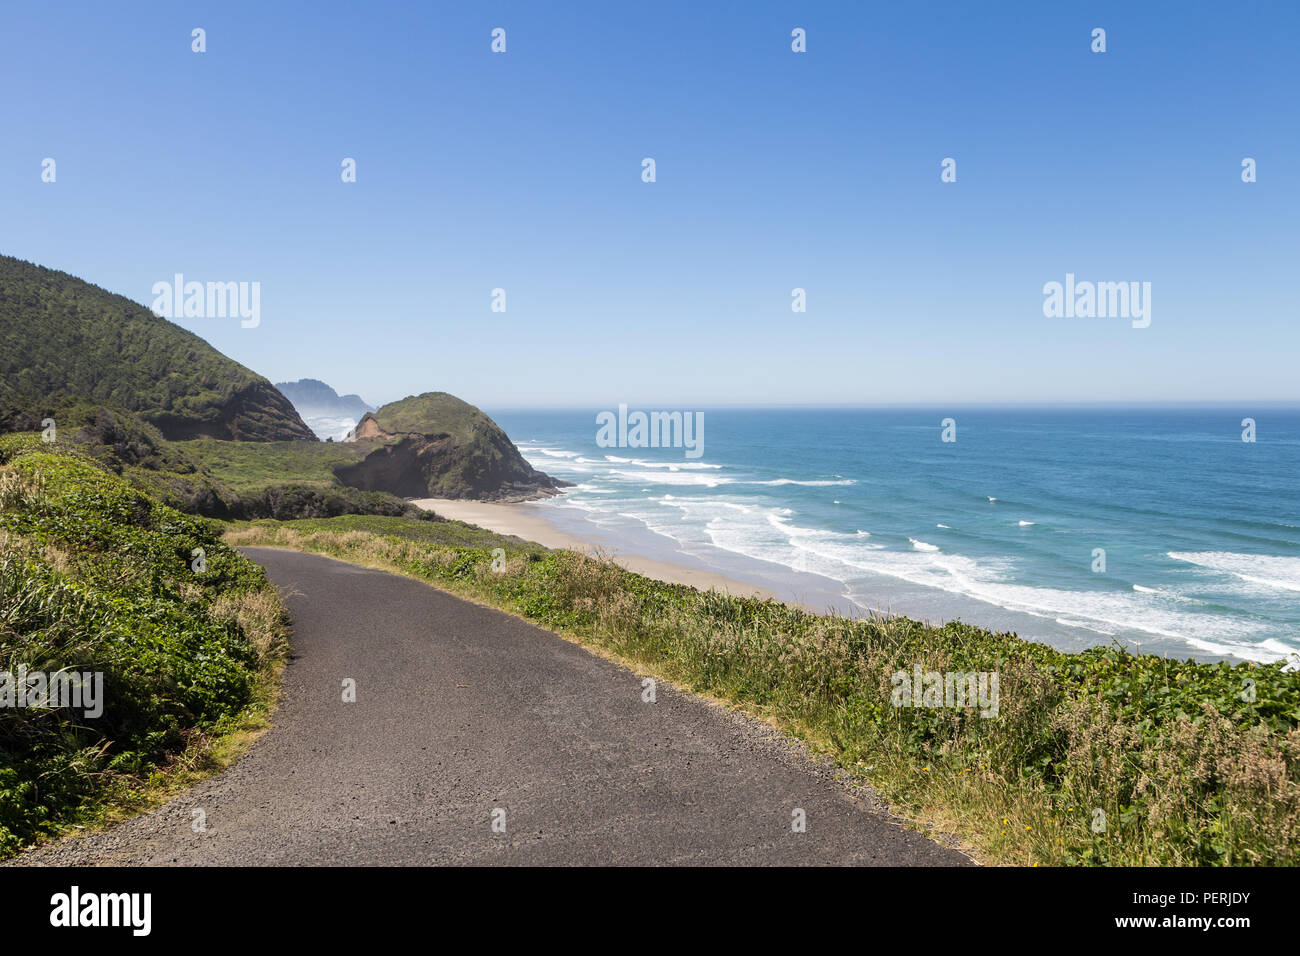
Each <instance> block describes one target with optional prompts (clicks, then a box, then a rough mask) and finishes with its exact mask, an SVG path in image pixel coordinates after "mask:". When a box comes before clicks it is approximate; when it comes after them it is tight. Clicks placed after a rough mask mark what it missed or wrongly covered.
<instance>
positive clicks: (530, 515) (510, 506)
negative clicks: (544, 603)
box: [410, 498, 780, 601]
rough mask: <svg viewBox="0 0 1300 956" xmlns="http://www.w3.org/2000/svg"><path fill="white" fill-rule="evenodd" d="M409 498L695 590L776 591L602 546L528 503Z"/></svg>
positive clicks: (762, 595)
mask: <svg viewBox="0 0 1300 956" xmlns="http://www.w3.org/2000/svg"><path fill="white" fill-rule="evenodd" d="M541 500H547V499H541ZM410 502H411V504H413V505H415V506H416V507H417V508H420V509H423V510H424V511H432V512H434V513H436V514H438V515H440V516H441V517H443V518H449V519H451V520H452V521H463V522H465V523H466V524H473V525H478V526H479V527H480V528H486V529H487V530H488V531H495V532H496V533H497V534H506V535H512V536H514V537H516V538H523V539H524V540H525V541H532V542H534V543H535V544H540V545H542V546H543V547H546V548H555V549H565V548H567V549H570V550H574V551H582V550H584V549H586V550H589V549H591V548H606V549H607V550H609V551H610V556H611V557H612V558H613V560H614V562H615V563H617V564H618V565H619V566H620V567H622V568H624V569H625V570H628V571H632V572H634V573H636V574H641V575H645V576H646V577H648V578H655V579H657V580H660V581H665V582H667V583H669V584H685V585H688V586H689V587H693V588H698V589H700V590H701V591H707V590H709V589H710V588H715V589H717V590H719V591H721V592H723V593H725V594H730V595H732V596H734V597H754V598H758V599H760V600H764V601H766V600H780V598H778V597H777V595H776V593H775V592H774V591H772V590H770V589H768V588H765V587H762V586H761V585H757V584H751V583H749V582H745V581H737V580H736V579H735V578H731V577H728V576H726V575H725V574H720V573H718V572H716V571H706V570H704V569H701V568H693V567H690V566H689V565H685V564H678V563H676V562H672V561H664V560H661V559H658V558H651V557H649V556H647V555H643V554H636V553H634V552H629V551H625V550H622V549H614V548H607V547H606V545H604V544H602V543H600V542H598V541H594V540H591V539H589V538H584V537H581V536H579V535H576V534H572V533H570V532H568V531H564V530H563V529H561V528H559V527H558V526H557V525H555V524H554V523H553V522H551V521H550V520H548V519H547V518H546V517H544V516H543V515H541V514H539V513H537V511H535V510H526V509H528V505H529V504H530V502H524V501H510V502H503V501H469V500H466V499H460V498H412V499H410Z"/></svg>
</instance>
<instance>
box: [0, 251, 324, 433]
mask: <svg viewBox="0 0 1300 956" xmlns="http://www.w3.org/2000/svg"><path fill="white" fill-rule="evenodd" d="M250 334H255V333H251V332H250ZM86 402H90V403H94V404H103V405H109V406H114V407H117V408H122V409H126V410H128V411H132V412H135V413H137V414H138V415H140V417H142V418H144V419H145V420H147V421H149V422H151V423H152V424H154V425H156V426H157V427H158V428H159V429H160V430H161V431H162V433H163V435H164V436H165V437H167V438H169V439H177V440H180V439H188V438H220V439H232V440H238V441H285V440H303V441H315V440H316V437H315V435H313V434H312V432H311V430H310V429H309V428H308V427H307V426H306V424H305V423H304V422H303V420H302V419H301V418H300V417H299V415H298V413H297V412H296V411H295V410H294V408H293V405H291V404H290V402H289V400H288V399H287V398H285V397H284V396H283V395H282V394H280V392H279V391H277V390H276V388H275V386H273V385H272V384H271V383H270V382H269V381H268V380H267V379H265V378H263V377H262V376H260V375H258V374H256V373H255V372H252V371H250V370H249V369H247V368H245V367H244V366H242V365H240V364H239V363H238V362H235V361H233V360H231V359H229V358H226V356H224V355H222V354H221V353H220V352H218V351H217V350H216V349H214V348H213V347H212V346H211V345H209V344H208V343H207V342H205V341H203V339H201V338H199V337H198V336H197V335H195V334H194V333H192V332H189V331H187V330H185V329H183V328H181V327H180V326H178V325H176V324H174V323H172V322H169V321H168V320H166V319H163V318H159V317H158V316H156V315H154V314H153V313H152V312H151V311H149V309H147V308H145V307H144V306H142V305H140V304H139V303H137V302H133V301H131V300H130V299H127V298H125V297H124V296H120V295H114V294H113V293H111V292H108V291H106V290H104V289H101V288H100V287H98V286H95V285H91V284H90V283H89V282H85V281H83V280H81V279H78V278H76V277H75V276H71V275H68V274H67V273H66V272H59V271H56V270H54V269H46V268H43V267H41V266H37V265H34V264H32V263H30V262H25V261H23V260H21V259H15V258H13V257H10V256H0V429H3V430H10V429H16V428H35V427H39V421H40V419H41V418H42V417H43V416H45V415H47V414H52V413H53V412H54V411H55V410H57V409H58V408H59V407H64V406H67V405H68V404H69V403H74V404H75V403H82V404H84V403H86Z"/></svg>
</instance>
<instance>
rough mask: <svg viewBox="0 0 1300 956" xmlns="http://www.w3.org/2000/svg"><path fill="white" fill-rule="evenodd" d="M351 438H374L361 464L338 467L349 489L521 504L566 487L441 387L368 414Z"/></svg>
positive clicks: (497, 427)
mask: <svg viewBox="0 0 1300 956" xmlns="http://www.w3.org/2000/svg"><path fill="white" fill-rule="evenodd" d="M354 440H358V441H374V442H378V443H379V447H378V448H376V449H375V450H374V451H372V452H371V453H370V454H369V455H367V456H366V457H365V458H364V459H363V460H362V461H360V462H358V463H356V464H354V465H348V466H345V467H342V468H338V469H336V471H335V474H336V475H338V478H339V480H340V481H342V482H343V483H344V484H346V485H350V486H352V487H354V488H363V489H366V490H370V491H387V492H389V493H390V494H395V495H401V496H402V497H404V498H469V499H473V500H476V501H522V500H526V499H529V498H538V497H545V496H547V495H553V494H556V493H558V490H559V489H560V488H561V487H562V486H563V485H564V484H566V483H565V482H562V481H558V480H556V479H554V478H552V477H550V476H549V475H547V474H544V473H542V472H540V471H538V470H537V469H535V468H533V466H532V465H530V464H528V462H526V461H525V460H524V457H523V456H522V455H521V454H519V449H517V448H516V447H515V446H514V443H513V442H511V441H510V439H509V438H508V437H507V436H506V433H505V432H504V431H502V430H501V427H500V426H499V425H497V423H496V422H494V421H492V419H490V418H489V417H488V416H487V415H485V414H483V412H481V411H479V409H477V408H475V407H474V406H473V405H470V404H468V403H466V402H463V401H461V400H460V399H458V398H456V397H455V396H452V395H448V394H447V393H446V392H426V393H425V394H423V395H417V396H413V397H411V398H407V399H403V400H402V401H400V402H393V403H392V404H389V405H385V406H384V407H383V408H380V409H379V410H378V411H377V412H375V413H373V414H367V415H366V416H365V417H364V418H362V420H361V421H360V422H359V423H358V424H357V427H356V429H355V431H354Z"/></svg>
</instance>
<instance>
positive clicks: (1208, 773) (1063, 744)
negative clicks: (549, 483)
mask: <svg viewBox="0 0 1300 956" xmlns="http://www.w3.org/2000/svg"><path fill="white" fill-rule="evenodd" d="M337 520H339V519H328V520H325V521H320V522H314V523H312V524H311V525H310V526H307V527H288V526H284V525H280V524H278V523H274V522H261V523H258V524H256V525H248V524H244V525H236V526H232V527H231V529H230V530H229V531H228V532H227V534H226V536H225V539H224V540H225V541H226V542H227V543H228V544H231V545H266V546H273V547H287V548H292V549H296V550H301V551H310V552H316V553H321V554H326V555H330V556H334V557H338V558H342V559H344V560H349V561H353V562H356V563H360V564H365V565H369V566H372V567H378V568H384V569H386V570H391V571H395V572H397V573H401V574H405V575H408V576H412V577H415V578H418V579H421V580H424V581H427V582H429V583H431V584H433V585H435V586H438V587H442V588H445V589H448V590H451V591H453V592H455V593H458V594H461V595H464V596H466V597H469V598H472V599H474V600H477V601H479V602H481V603H485V604H488V605H491V606H494V607H498V608H500V609H502V610H505V611H508V612H511V613H514V614H517V615H520V616H522V617H524V618H526V619H528V620H531V621H534V622H536V623H538V624H541V625H542V626H545V627H548V628H550V629H552V630H554V631H556V632H558V633H560V634H562V635H564V636H566V637H568V638H570V639H573V640H577V641H579V642H581V643H583V644H585V645H587V646H590V647H592V648H595V649H597V650H600V651H602V652H605V653H608V654H612V655H615V656H617V657H619V658H622V659H623V660H625V661H627V662H629V663H631V664H632V665H634V666H636V667H638V668H639V669H642V670H644V671H645V672H647V673H650V674H654V675H657V676H659V677H661V678H663V679H666V680H669V681H672V682H674V683H676V684H678V685H680V686H682V687H685V688H687V689H689V690H692V691H695V692H697V693H701V694H705V695H707V696H710V697H713V698H716V699H719V700H722V701H725V702H727V703H729V704H732V705H734V706H737V707H739V708H741V709H743V710H745V711H747V712H750V713H752V714H755V715H756V716H759V717H761V718H763V719H765V720H768V721H770V722H772V723H773V724H775V725H776V726H779V727H781V728H782V729H784V730H786V731H788V732H790V733H793V734H796V735H797V736H799V737H801V738H803V739H804V740H805V741H806V742H807V743H808V744H809V745H810V746H811V747H812V748H813V749H814V750H817V751H820V752H822V753H825V754H827V755H828V756H830V757H831V758H832V759H833V760H835V761H836V762H837V763H838V764H839V765H841V766H843V767H845V768H846V769H848V770H850V771H851V772H853V773H854V774H856V775H858V776H860V777H861V778H862V779H864V780H866V781H868V782H870V783H871V784H872V785H873V786H875V787H876V788H877V790H878V791H879V792H880V793H881V794H882V796H884V797H885V798H886V799H887V800H889V801H890V802H891V803H892V804H893V805H894V806H895V807H896V809H897V810H898V811H899V812H900V813H901V814H902V815H903V816H904V817H905V818H907V819H910V820H912V821H913V822H914V823H916V824H917V825H919V826H921V827H922V828H934V829H936V830H939V831H941V832H944V833H950V834H953V835H955V836H957V837H958V838H959V839H961V840H962V841H963V842H965V843H966V844H967V845H968V846H970V847H972V848H973V849H974V850H975V853H976V855H977V856H978V857H980V858H981V859H983V860H985V861H987V862H994V863H1009V864H1020V865H1121V864H1131V865H1251V864H1269V865H1294V864H1295V863H1297V857H1298V856H1300V839H1298V838H1300V832H1298V831H1300V760H1298V759H1297V758H1298V757H1300V730H1298V729H1297V725H1300V673H1296V672H1286V671H1284V670H1282V667H1281V665H1280V664H1277V665H1268V666H1257V665H1249V664H1245V665H1237V666H1235V667H1234V666H1228V665H1226V664H1203V663H1196V662H1191V661H1166V660H1163V659H1161V658H1157V657H1152V656H1151V655H1133V654H1130V653H1128V652H1127V651H1126V650H1123V649H1120V648H1117V647H1111V648H1095V649H1092V650H1089V651H1087V652H1084V653H1081V654H1065V653H1062V652H1058V651H1055V650H1053V649H1051V648H1049V647H1046V646H1044V645H1041V644H1036V643H1033V642H1028V641H1023V640H1020V639H1019V638H1017V637H1015V636H1014V635H1010V634H994V633H991V632H988V631H985V630H982V629H980V628H976V627H971V626H968V625H963V624H957V623H953V624H948V625H945V626H943V627H929V626H926V625H923V624H920V623H918V622H915V621H911V620H908V619H905V618H891V619H888V620H880V619H866V620H857V621H848V620H844V619H836V618H826V617H820V616H817V615H813V614H808V613H806V612H804V611H801V610H798V609H795V608H791V607H787V606H785V605H782V604H778V603H775V602H763V601H758V600H755V599H746V598H733V597H728V596H725V595H720V594H717V593H715V592H708V593H705V592H700V591H696V590H694V589H691V588H687V587H683V586H680V585H672V584H665V583H662V582H658V581H654V580H651V579H648V578H645V577H642V576H640V575H636V574H633V573H631V572H628V571H624V570H622V569H621V568H619V567H617V566H616V565H613V564H612V563H609V562H607V561H604V560H600V559H592V558H589V557H584V556H581V555H577V554H574V553H572V552H541V553H539V552H537V551H535V550H531V549H530V550H525V551H521V550H518V549H517V548H512V547H511V546H510V545H508V544H502V545H492V546H499V547H502V548H504V550H505V551H506V555H507V557H506V562H505V567H504V570H501V571H495V570H493V554H492V551H491V550H489V549H488V546H481V547H466V546H462V545H460V544H458V543H456V542H439V541H436V540H430V539H428V538H426V539H424V540H419V539H417V538H414V537H410V536H407V537H402V536H399V535H397V534H383V533H376V531H377V530H378V529H377V528H374V527H372V528H369V529H366V530H363V529H362V528H361V527H360V526H355V525H354V526H353V527H350V528H348V527H346V526H345V527H343V528H341V529H340V528H338V527H337V526H335V525H334V524H333V522H334V521H337ZM435 527H436V526H435ZM917 666H920V667H921V668H922V669H923V671H925V672H931V671H934V672H941V673H942V672H961V673H971V672H978V673H993V674H996V675H997V676H998V679H999V706H998V708H997V715H996V716H995V717H987V718H985V717H981V716H980V714H979V712H978V710H977V709H972V708H962V707H942V706H940V707H933V706H924V707H905V706H903V707H900V706H894V695H893V691H894V684H893V682H892V680H891V676H892V675H894V674H895V673H897V672H904V673H908V674H910V673H912V672H913V669H914V668H915V667H917Z"/></svg>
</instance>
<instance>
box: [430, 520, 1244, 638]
mask: <svg viewBox="0 0 1300 956" xmlns="http://www.w3.org/2000/svg"><path fill="white" fill-rule="evenodd" d="M559 497H561V496H559V495H555V496H547V497H546V498H541V499H532V500H528V501H511V502H501V501H472V500H468V499H449V498H414V499H408V500H409V501H410V503H411V504H413V505H415V506H416V507H418V508H421V509H422V510H425V511H433V512H435V513H437V514H438V515H440V516H442V517H443V518H448V519H451V520H454V521H462V522H465V523H466V524H472V525H477V526H478V527H481V528H485V529H487V530H489V531H494V532H496V533H498V534H504V535H511V536H514V537H517V538H522V539H524V540H526V541H531V542H534V543H536V544H540V545H542V546H543V547H547V548H553V549H570V550H576V551H590V550H591V549H593V548H596V549H601V550H602V551H604V552H606V553H608V554H609V555H610V557H611V558H612V559H613V560H614V561H615V563H617V564H618V565H620V566H621V567H623V568H624V569H626V570H628V571H632V572H635V573H637V574H641V575H644V576H645V577H648V578H654V579H656V580H659V581H663V582H666V583H669V584H684V585H687V586H689V587H693V588H697V589H699V590H702V591H707V590H709V589H710V588H714V589H717V590H718V591H720V592H723V593H725V594H730V595H732V596H735V597H755V598H758V599H760V600H774V601H779V602H781V603H784V604H787V605H789V606H791V607H797V608H800V609H801V610H804V611H807V612H808V613H811V614H817V615H827V614H829V615H832V616H841V617H846V618H850V619H854V618H858V617H864V616H868V615H874V614H879V615H883V616H885V617H893V616H895V615H901V616H904V617H908V618H910V619H912V620H916V621H919V622H920V623H922V624H924V625H926V626H928V627H939V626H942V625H943V624H945V623H948V622H961V623H966V624H970V623H976V624H977V626H980V627H983V628H985V629H986V630H988V631H990V632H991V633H995V634H996V633H1004V632H1009V633H1013V634H1016V635H1017V636H1018V637H1020V639H1021V640H1027V641H1032V642H1034V643H1040V644H1046V645H1047V646H1049V647H1053V648H1055V649H1056V650H1059V651H1063V652H1066V653H1077V652H1079V651H1082V650H1085V649H1087V648H1088V647H1092V646H1096V645H1097V644H1106V643H1120V644H1122V645H1123V646H1125V647H1128V648H1129V649H1130V650H1134V649H1136V650H1137V651H1138V652H1141V651H1142V650H1143V649H1145V650H1146V651H1147V652H1148V653H1154V654H1157V655H1159V656H1170V655H1171V654H1172V656H1174V657H1175V659H1181V658H1184V657H1185V658H1188V659H1195V660H1201V661H1205V662H1215V661H1228V662H1229V663H1238V662H1242V661H1246V660H1251V659H1253V658H1250V657H1245V656H1238V655H1235V654H1225V653H1221V652H1215V651H1212V650H1207V649H1204V648H1198V647H1196V646H1195V645H1193V646H1192V647H1188V646H1187V645H1186V642H1185V641H1183V640H1178V639H1173V638H1169V639H1162V638H1153V639H1152V640H1150V641H1143V642H1142V643H1141V644H1135V642H1133V641H1131V640H1127V639H1122V640H1118V641H1117V640H1116V638H1115V637H1114V635H1110V638H1111V639H1110V640H1109V641H1105V640H1096V639H1093V640H1088V639H1086V638H1085V639H1082V640H1080V639H1077V638H1074V639H1060V638H1059V637H1057V638H1056V639H1054V638H1053V636H1049V635H1048V634H1043V633H1035V632H1034V631H1033V630H1029V629H1027V628H1024V627H1023V623H1022V622H1019V621H1016V620H1015V619H1014V618H1015V617H1016V615H1017V612H1013V611H1008V610H1007V609H1005V608H1001V607H998V606H997V605H988V606H987V607H986V608H982V609H981V610H982V611H984V612H985V613H981V614H979V615H978V616H976V615H968V614H965V613H960V612H957V613H953V612H951V611H949V612H947V613H945V611H944V610H943V609H941V607H939V606H936V605H935V604H934V603H933V600H934V599H933V598H931V600H930V601H929V602H925V603H922V602H921V600H920V599H919V598H918V596H917V595H918V594H919V593H920V592H921V591H923V590H924V589H918V588H916V587H915V586H909V585H907V584H901V585H900V583H899V582H890V583H889V590H888V592H886V594H887V597H889V600H888V601H887V602H879V603H876V604H875V605H874V606H871V605H866V604H863V603H862V602H861V601H860V600H858V599H856V596H853V597H851V596H850V594H849V592H848V590H847V589H846V588H844V587H843V584H842V582H839V581H836V580H835V579H832V578H825V577H823V576H821V575H819V574H816V573H815V572H811V571H798V570H794V569H791V568H787V567H785V566H783V565H771V566H770V567H769V566H768V563H767V562H763V561H760V560H758V559H744V564H743V565H742V566H741V568H739V569H736V568H731V569H726V570H720V569H719V568H717V567H716V566H710V565H709V562H708V559H707V558H705V557H703V556H699V555H691V554H684V553H682V552H678V553H679V554H683V560H677V559H675V557H665V555H664V554H663V551H664V550H666V549H660V548H657V547H655V543H652V542H645V541H643V542H641V543H640V544H639V545H638V543H637V538H636V537H635V536H633V537H630V538H629V537H626V536H624V535H623V534H620V533H619V532H618V531H617V530H612V529H610V528H609V527H607V526H597V525H594V524H590V522H586V521H583V520H581V519H573V518H572V517H571V516H569V515H567V514H557V513H554V512H552V511H551V510H550V509H549V508H547V507H545V506H544V505H543V503H544V502H553V501H555V500H556V499H557V498H559ZM647 552H648V553H647ZM651 555H657V556H654V557H652V556H651ZM691 561H697V562H700V563H701V564H703V565H704V566H703V567H697V566H693V565H692V564H691V563H690V562H691ZM759 582H763V583H759ZM900 592H901V593H900ZM892 595H898V597H899V598H900V599H901V600H899V603H898V604H895V603H894V600H893V598H892ZM952 599H953V598H952V596H950V595H947V594H946V593H942V595H941V597H940V598H939V600H952ZM956 599H957V600H960V601H966V602H967V603H974V602H975V600H976V599H968V598H965V597H962V596H957V598H956ZM978 603H979V604H984V602H978ZM972 618H975V620H972ZM1036 623H1038V624H1039V626H1040V628H1041V629H1044V630H1049V631H1050V630H1052V625H1051V623H1050V622H1049V621H1048V619H1046V618H1044V619H1042V620H1041V621H1039V622H1036ZM1058 623H1059V622H1058ZM1036 630H1037V629H1036ZM1026 631H1028V633H1026Z"/></svg>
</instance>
